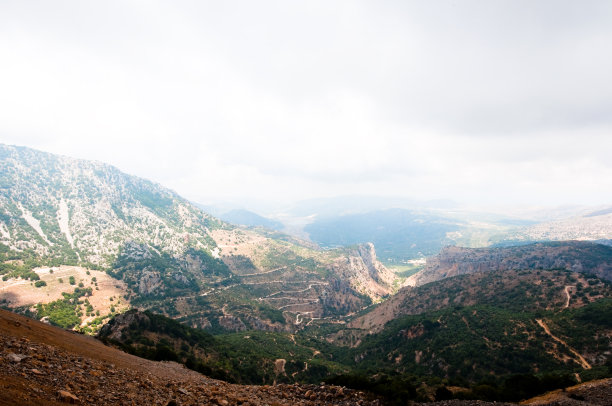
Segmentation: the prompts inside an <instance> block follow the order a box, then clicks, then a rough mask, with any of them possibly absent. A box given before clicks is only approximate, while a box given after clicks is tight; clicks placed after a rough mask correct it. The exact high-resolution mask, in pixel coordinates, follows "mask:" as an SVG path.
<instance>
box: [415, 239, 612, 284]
mask: <svg viewBox="0 0 612 406" xmlns="http://www.w3.org/2000/svg"><path fill="white" fill-rule="evenodd" d="M524 269H532V270H534V269H567V270H572V271H575V272H581V273H589V274H594V275H596V276H598V277H600V278H602V279H606V280H612V247H610V246H606V245H602V244H596V243H592V242H586V241H561V242H547V243H533V244H527V245H520V246H513V247H503V248H461V247H446V248H445V249H444V250H442V251H441V252H440V254H438V255H437V256H435V257H432V258H428V259H427V263H426V265H425V268H424V269H423V270H422V271H420V272H418V273H416V274H414V275H413V276H411V277H410V278H408V280H407V282H406V283H407V284H408V285H411V286H420V285H423V284H426V283H429V282H433V281H436V280H440V279H444V278H448V277H451V276H457V275H463V274H468V273H473V272H487V271H495V270H524Z"/></svg>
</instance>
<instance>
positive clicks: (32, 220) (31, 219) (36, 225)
mask: <svg viewBox="0 0 612 406" xmlns="http://www.w3.org/2000/svg"><path fill="white" fill-rule="evenodd" d="M19 208H20V209H21V213H22V214H21V217H23V219H24V220H25V221H26V223H28V224H29V225H30V227H32V228H33V229H34V230H35V231H36V232H37V233H38V235H40V236H41V237H42V239H43V240H45V241H46V242H47V244H49V245H53V243H52V242H51V241H49V239H48V238H47V236H46V234H45V233H44V232H43V230H42V228H40V221H38V220H37V219H35V218H34V216H32V213H30V212H29V211H28V210H27V209H24V208H23V206H21V205H19Z"/></svg>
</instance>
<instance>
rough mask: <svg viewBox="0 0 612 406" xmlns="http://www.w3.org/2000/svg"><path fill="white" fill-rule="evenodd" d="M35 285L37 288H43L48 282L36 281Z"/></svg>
mask: <svg viewBox="0 0 612 406" xmlns="http://www.w3.org/2000/svg"><path fill="white" fill-rule="evenodd" d="M34 286H36V287H37V288H41V287H43V286H47V282H45V281H36V283H35V284H34Z"/></svg>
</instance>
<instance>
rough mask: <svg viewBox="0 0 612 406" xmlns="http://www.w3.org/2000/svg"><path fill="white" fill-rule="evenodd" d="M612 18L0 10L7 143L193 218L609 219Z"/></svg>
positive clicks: (436, 7) (67, 5) (292, 8)
mask: <svg viewBox="0 0 612 406" xmlns="http://www.w3.org/2000/svg"><path fill="white" fill-rule="evenodd" d="M610 17H612V5H611V4H610V3H609V2H606V1H586V2H580V4H578V3H575V2H565V1H538V2H533V1H501V2H481V1H474V2H470V1H468V2H454V1H442V2H403V1H402V2H385V3H382V4H374V3H371V2H361V1H350V2H349V1H339V2H333V3H329V2H323V1H309V2H298V3H287V2H272V1H270V2H256V3H254V2H246V1H236V2H190V1H181V2H173V3H165V2H147V3H146V4H143V3H139V2H104V3H74V2H54V3H53V4H51V3H48V2H39V3H21V2H13V3H10V2H9V3H4V4H2V5H1V6H0V53H1V54H2V55H4V58H3V60H4V61H3V63H2V64H1V65H0V88H2V89H3V91H2V94H0V141H2V142H8V143H13V144H19V145H27V146H31V147H35V148H40V149H44V150H48V151H51V152H55V153H62V154H65V155H71V156H75V157H80V158H85V159H97V160H100V161H104V162H108V163H111V164H114V165H117V166H119V167H120V168H121V169H122V170H125V171H127V172H129V173H133V174H137V175H139V176H143V177H147V178H152V179H153V180H155V181H158V182H160V183H162V184H165V185H167V186H169V187H172V188H174V189H176V190H177V191H178V192H179V193H181V194H183V195H185V196H186V197H188V198H191V199H194V200H200V201H204V202H209V201H214V200H224V199H229V198H232V199H240V198H246V197H255V198H261V199H269V200H279V199H284V200H287V199H301V198H308V197H315V196H333V195H339V194H354V193H359V194H379V195H383V194H400V195H406V196H411V197H422V198H425V199H427V198H439V197H448V198H454V199H457V200H464V201H469V202H479V201H484V200H487V201H491V202H508V201H511V202H529V201H531V200H539V201H542V202H544V203H564V202H571V203H603V202H609V201H610V200H611V199H612V192H607V191H610V190H612V188H611V187H610V186H612V185H611V184H610V183H612V181H609V180H607V179H612V177H611V176H609V175H610V174H611V173H610V172H611V167H610V165H611V164H610V163H609V158H608V155H609V152H610V151H611V150H612V148H611V147H612V145H611V141H610V139H611V137H609V134H610V130H611V129H612V114H610V111H612V82H610V81H609V80H608V76H609V72H610V71H612V54H610V52H608V46H609V43H610V40H612V26H610V24H609V21H610ZM570 191H571V192H570Z"/></svg>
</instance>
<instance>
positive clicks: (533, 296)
mask: <svg viewBox="0 0 612 406" xmlns="http://www.w3.org/2000/svg"><path fill="white" fill-rule="evenodd" d="M605 297H612V284H610V282H608V281H605V280H601V279H599V278H597V277H595V276H592V275H585V274H581V273H578V272H571V271H564V270H537V271H528V270H520V271H515V270H503V271H489V272H476V273H470V274H464V275H460V276H456V277H449V278H445V279H442V280H438V281H436V282H431V283H428V284H424V285H422V286H419V287H416V288H412V287H408V288H404V289H402V290H401V291H400V292H398V293H397V294H396V295H394V296H393V297H391V298H390V299H389V300H387V301H385V302H384V303H382V304H381V305H379V306H377V307H375V308H374V309H372V310H371V311H370V312H368V313H366V314H364V315H362V316H360V317H357V318H355V319H354V320H352V321H351V322H350V323H349V324H348V326H349V327H351V328H357V329H362V330H365V331H379V330H380V329H382V328H383V326H384V325H385V323H387V322H388V321H391V320H393V319H396V318H397V317H400V316H405V315H417V314H422V313H426V312H431V311H438V310H442V309H445V308H451V307H457V306H474V305H477V304H482V305H494V306H499V307H503V308H504V309H506V310H510V311H513V312H536V311H541V310H561V309H567V308H577V307H581V306H584V305H586V304H588V303H591V302H594V301H596V300H598V299H601V298H605Z"/></svg>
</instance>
